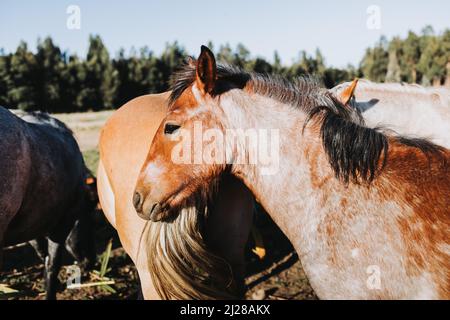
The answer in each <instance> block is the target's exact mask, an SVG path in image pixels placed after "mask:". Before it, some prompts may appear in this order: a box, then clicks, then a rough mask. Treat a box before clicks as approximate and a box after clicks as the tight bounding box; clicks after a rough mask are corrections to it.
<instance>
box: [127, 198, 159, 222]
mask: <svg viewBox="0 0 450 320" xmlns="http://www.w3.org/2000/svg"><path fill="white" fill-rule="evenodd" d="M133 206H134V208H135V209H136V212H137V214H138V216H139V217H141V218H142V219H144V220H151V221H153V222H158V221H160V220H161V219H162V218H163V217H164V213H163V207H162V206H161V204H160V203H159V202H150V201H148V200H147V201H145V198H144V197H143V196H142V194H141V193H139V192H135V193H134V195H133Z"/></svg>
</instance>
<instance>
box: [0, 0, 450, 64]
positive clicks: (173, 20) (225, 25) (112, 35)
mask: <svg viewBox="0 0 450 320" xmlns="http://www.w3.org/2000/svg"><path fill="white" fill-rule="evenodd" d="M71 4H74V5H78V6H79V7H80V9H81V30H69V29H67V28H66V20H67V17H68V15H67V13H66V8H67V7H68V6H69V5H71ZM370 5H378V6H379V8H380V10H381V29H380V30H371V29H368V28H367V27H366V21H367V19H368V14H367V12H366V10H367V8H368V7H369V6H370ZM428 24H429V25H432V26H433V28H434V29H435V30H436V31H442V30H443V29H444V28H449V27H450V1H448V0H426V1H411V0H409V1H405V0H396V1H387V0H378V1H377V0H369V1H366V0H359V1H356V0H353V1H352V0H341V1H327V0H309V1H302V0H297V1H294V0H293V1H283V0H277V1H275V0H259V1H257V0H247V1H243V0H241V1H238V0H224V1H213V0H210V1H205V0H191V1H176V0H147V1H143V0H126V1H125V0H122V1H115V0H109V1H107V0H79V1H77V0H71V1H66V0H40V1H31V0H29V1H25V0H1V1H0V48H4V49H5V50H6V51H7V52H10V51H13V50H15V48H16V47H17V45H18V43H19V41H20V40H25V41H27V42H28V43H29V45H30V47H32V48H34V47H35V45H36V40H37V38H38V37H45V36H47V35H51V36H52V37H53V39H54V40H55V42H56V43H57V44H58V45H59V46H60V47H61V48H62V49H64V50H69V51H70V52H76V53H78V54H80V55H84V54H85V53H86V50H87V40H88V36H89V34H93V33H95V34H99V35H100V36H101V37H102V39H103V41H104V42H105V44H106V46H107V47H108V49H109V50H110V52H112V53H113V54H115V53H116V52H117V51H118V49H119V48H120V47H124V48H125V49H129V48H131V47H132V46H135V47H136V48H139V47H142V46H144V45H147V46H149V48H150V49H151V50H153V51H154V52H155V53H160V52H161V51H162V49H163V48H164V46H165V44H166V42H172V41H174V40H178V42H179V43H181V44H182V45H184V46H185V48H186V49H187V50H188V51H189V52H190V53H191V54H194V55H196V54H198V51H199V47H200V45H201V44H206V43H207V42H208V41H209V40H212V41H213V42H214V44H216V45H218V44H224V43H230V45H231V46H232V47H234V46H235V45H236V44H237V43H239V42H241V43H243V44H244V45H245V46H246V47H247V48H248V49H249V50H250V51H251V53H252V54H253V55H254V56H262V57H265V58H267V59H270V60H271V59H272V57H273V52H274V51H275V50H277V51H278V53H279V54H280V56H281V58H282V62H283V63H284V64H289V63H291V62H292V61H293V59H296V58H297V57H298V53H299V51H300V50H306V51H307V52H309V53H314V51H315V49H316V48H317V47H318V48H320V49H321V50H322V53H323V54H324V56H325V58H326V62H327V63H328V64H330V65H333V66H336V67H343V66H345V65H346V64H347V63H353V64H355V65H357V64H358V63H359V61H360V59H361V57H362V55H363V53H364V50H365V48H366V47H368V46H371V45H373V44H374V43H375V42H376V41H377V39H378V38H379V37H380V35H382V34H383V35H386V36H388V37H392V36H394V35H401V36H404V35H406V33H407V31H408V30H409V29H412V30H414V31H416V32H420V30H421V29H422V28H423V27H424V26H425V25H428Z"/></svg>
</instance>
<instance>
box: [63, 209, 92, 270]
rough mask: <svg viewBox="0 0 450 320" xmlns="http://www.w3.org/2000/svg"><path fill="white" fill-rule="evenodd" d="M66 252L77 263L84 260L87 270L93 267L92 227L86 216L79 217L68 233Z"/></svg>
mask: <svg viewBox="0 0 450 320" xmlns="http://www.w3.org/2000/svg"><path fill="white" fill-rule="evenodd" d="M65 247H66V250H67V251H68V252H69V253H70V254H71V255H72V257H73V258H74V259H75V260H76V261H78V262H83V260H84V259H86V262H87V265H86V267H87V268H88V269H92V268H93V266H94V265H95V261H96V255H95V244H94V230H93V227H92V219H90V217H88V216H84V214H83V216H82V217H80V219H78V220H77V221H75V224H74V226H73V228H72V230H71V231H70V233H69V236H68V237H67V239H66V242H65Z"/></svg>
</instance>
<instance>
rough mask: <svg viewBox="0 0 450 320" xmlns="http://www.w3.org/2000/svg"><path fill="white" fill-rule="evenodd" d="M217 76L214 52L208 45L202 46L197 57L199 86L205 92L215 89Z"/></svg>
mask: <svg viewBox="0 0 450 320" xmlns="http://www.w3.org/2000/svg"><path fill="white" fill-rule="evenodd" d="M216 77H217V66H216V59H215V58H214V54H213V53H212V52H211V50H209V49H208V48H207V47H205V46H202V47H201V53H200V56H199V57H198V59H197V80H196V81H197V86H198V88H199V89H200V90H201V91H202V92H203V93H204V94H206V93H209V94H211V92H212V91H213V89H214V86H215V84H216Z"/></svg>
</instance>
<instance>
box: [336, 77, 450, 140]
mask: <svg viewBox="0 0 450 320" xmlns="http://www.w3.org/2000/svg"><path fill="white" fill-rule="evenodd" d="M350 85H351V83H350V82H347V83H343V84H340V85H338V86H336V87H335V88H333V89H331V91H332V92H333V93H334V94H335V95H337V96H340V94H341V93H342V92H343V91H344V90H345V89H346V88H348V87H349V86H350ZM351 104H352V106H353V107H355V108H357V109H358V110H360V111H361V112H362V113H363V117H364V120H365V121H366V123H367V125H368V126H369V127H377V126H382V127H386V128H388V129H392V130H394V131H396V132H397V133H399V134H402V135H410V136H415V137H421V138H428V139H430V140H431V141H433V142H435V143H437V144H439V145H442V146H444V147H446V148H450V90H448V89H445V88H428V87H422V86H419V85H415V84H404V83H374V82H371V81H368V80H360V81H359V82H358V85H357V86H356V89H355V90H354V101H353V102H352V103H351Z"/></svg>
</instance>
